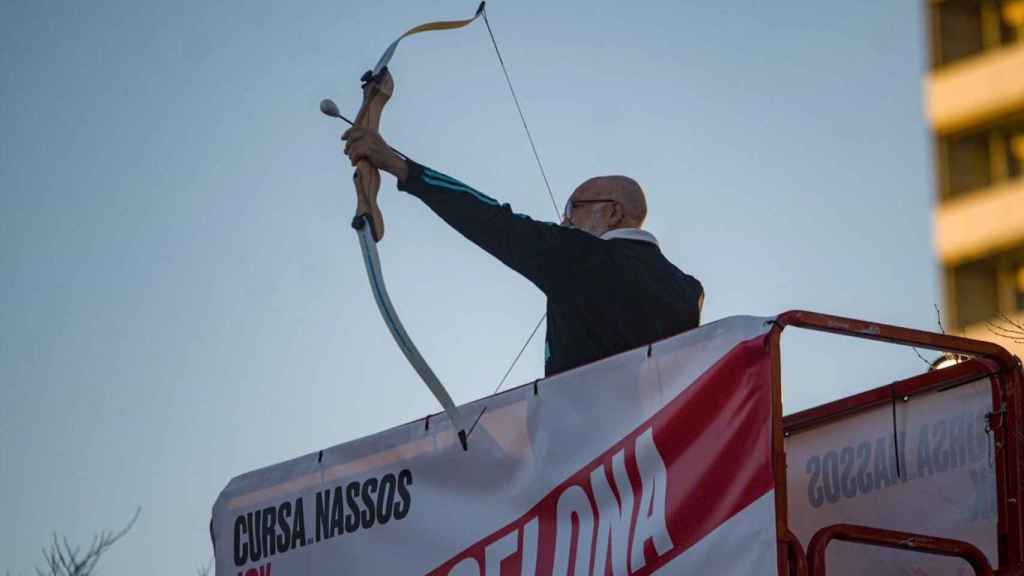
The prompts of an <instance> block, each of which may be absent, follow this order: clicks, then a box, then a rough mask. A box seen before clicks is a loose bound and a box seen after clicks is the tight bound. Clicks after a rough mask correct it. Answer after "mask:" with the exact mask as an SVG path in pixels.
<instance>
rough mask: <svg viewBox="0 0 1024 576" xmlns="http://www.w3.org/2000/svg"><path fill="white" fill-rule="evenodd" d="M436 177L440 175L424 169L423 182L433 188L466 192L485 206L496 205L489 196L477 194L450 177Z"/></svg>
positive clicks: (496, 202) (495, 201)
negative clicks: (431, 185)
mask: <svg viewBox="0 0 1024 576" xmlns="http://www.w3.org/2000/svg"><path fill="white" fill-rule="evenodd" d="M435 175H436V176H435ZM438 176H442V175H440V174H438V173H437V172H434V171H433V170H430V169H429V168H425V169H424V170H423V180H424V182H427V183H428V184H433V185H434V186H440V187H442V188H448V189H449V190H457V191H459V192H467V193H469V194H470V195H472V196H473V197H475V198H476V199H477V200H480V201H481V202H484V203H486V204H490V205H492V206H497V205H498V201H497V200H495V199H494V198H491V197H490V196H487V195H486V194H482V193H480V192H477V191H476V190H474V189H472V188H470V187H469V186H466V185H465V184H463V183H462V182H459V181H458V180H454V179H452V178H450V177H447V176H443V177H438Z"/></svg>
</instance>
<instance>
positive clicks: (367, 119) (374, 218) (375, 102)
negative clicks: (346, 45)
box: [352, 67, 395, 242]
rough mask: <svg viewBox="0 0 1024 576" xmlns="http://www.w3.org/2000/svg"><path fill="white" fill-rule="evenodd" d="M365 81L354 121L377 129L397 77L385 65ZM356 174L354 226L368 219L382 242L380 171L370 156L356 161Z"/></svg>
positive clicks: (376, 238)
mask: <svg viewBox="0 0 1024 576" xmlns="http://www.w3.org/2000/svg"><path fill="white" fill-rule="evenodd" d="M362 81H363V104H362V106H360V107H359V113H358V114H357V115H356V119H355V122H354V124H355V125H356V126H361V127H363V128H369V129H370V130H373V131H375V132H377V131H379V130H380V115H381V112H383V111H384V105H385V104H387V102H388V100H389V99H390V98H391V94H392V92H393V91H394V87H395V84H394V80H393V79H392V78H391V73H390V72H389V71H388V69H387V68H386V67H385V68H384V69H383V70H381V71H380V74H377V75H376V76H374V75H373V74H372V73H369V72H368V73H366V74H364V75H363V78H362ZM353 178H354V181H355V187H356V215H355V217H354V218H353V219H352V227H353V228H356V229H359V228H362V225H359V224H358V223H359V222H360V221H366V222H369V224H370V230H371V231H372V232H373V239H374V241H376V242H380V240H381V238H383V237H384V216H383V215H382V214H381V211H380V208H379V207H378V206H377V194H378V192H380V171H379V170H377V168H376V167H375V166H373V164H370V162H369V161H368V160H360V161H359V162H357V163H356V171H355V174H353Z"/></svg>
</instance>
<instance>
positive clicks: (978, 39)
mask: <svg viewBox="0 0 1024 576" xmlns="http://www.w3.org/2000/svg"><path fill="white" fill-rule="evenodd" d="M930 5H931V19H932V66H933V67H936V68H937V67H940V66H945V65H947V64H950V63H952V62H956V61H957V60H961V59H963V58H968V57H970V56H974V55H975V54H979V53H981V52H983V51H985V50H991V49H994V48H998V47H999V46H1003V45H1005V44H1010V43H1013V42H1016V41H1019V40H1021V39H1024V0H932V2H931V4H930Z"/></svg>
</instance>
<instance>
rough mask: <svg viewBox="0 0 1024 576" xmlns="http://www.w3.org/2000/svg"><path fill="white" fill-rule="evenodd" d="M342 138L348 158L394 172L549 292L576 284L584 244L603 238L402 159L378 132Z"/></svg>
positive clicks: (439, 212)
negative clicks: (537, 215)
mask: <svg viewBox="0 0 1024 576" xmlns="http://www.w3.org/2000/svg"><path fill="white" fill-rule="evenodd" d="M342 138H343V139H344V140H346V141H347V145H346V147H345V153H346V154H347V155H348V156H349V158H350V159H352V160H353V161H358V160H359V159H362V158H366V159H368V160H369V161H370V162H371V163H372V164H374V165H375V166H377V167H378V168H379V169H381V170H383V171H385V172H388V173H390V174H392V175H394V176H395V177H396V178H397V179H398V188H399V190H404V191H405V192H408V193H410V194H412V195H413V196H416V197H417V198H419V199H420V200H422V201H423V202H424V203H425V204H426V205H427V206H428V207H429V208H430V209H431V210H433V211H434V213H436V214H437V215H438V216H440V217H441V218H442V219H443V220H444V221H445V222H447V223H448V224H449V225H450V226H451V227H452V228H455V229H456V230H457V231H458V232H459V233H460V234H462V235H463V236H465V237H466V238H467V239H469V240H470V241H472V242H473V243H475V244H476V245H477V246H480V247H481V248H483V249H484V250H486V251H487V252H488V253H490V254H491V255H493V256H494V257H495V258H497V259H499V260H501V261H502V262H503V263H504V264H506V265H507V266H509V267H510V268H512V269H513V270H515V271H517V272H519V273H520V274H522V275H523V276H525V277H526V278H527V279H528V280H530V281H531V282H533V283H534V284H535V285H537V287H538V288H540V289H541V290H542V291H544V292H545V293H547V294H552V293H555V292H558V291H559V290H561V289H563V288H566V287H568V286H569V285H571V284H574V283H575V282H573V281H572V277H573V276H574V275H575V274H577V273H578V272H579V271H580V270H583V269H585V268H586V267H587V265H588V264H589V262H587V261H586V259H587V257H588V255H589V256H591V257H592V255H593V254H594V250H591V249H588V247H591V248H592V246H591V244H593V243H596V242H601V240H600V239H598V238H596V237H594V236H591V235H590V234H587V233H585V232H582V231H579V230H573V229H570V228H564V227H561V226H558V225H557V224H553V223H549V222H538V221H536V220H533V219H531V218H529V217H527V216H524V215H522V214H517V213H515V212H513V211H512V208H511V207H510V206H509V205H508V204H500V203H499V202H498V201H497V200H495V199H493V198H491V197H489V196H487V195H485V194H483V193H481V192H479V191H477V190H475V189H474V188H472V187H471V186H469V185H467V184H465V183H463V182H460V181H459V180H456V179H454V178H452V177H450V176H448V175H446V174H442V173H440V172H437V171H435V170H432V169H430V168H428V167H425V166H422V165H420V164H418V163H416V162H414V161H412V160H409V159H406V158H402V157H400V156H398V155H396V154H395V153H394V152H393V151H392V150H391V148H390V147H389V146H388V145H387V144H386V143H385V142H384V140H383V139H382V138H381V137H380V135H379V134H377V133H376V132H372V131H367V130H363V129H356V128H353V129H350V130H349V131H347V132H346V133H345V135H344V136H343V137H342Z"/></svg>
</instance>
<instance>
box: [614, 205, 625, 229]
mask: <svg viewBox="0 0 1024 576" xmlns="http://www.w3.org/2000/svg"><path fill="white" fill-rule="evenodd" d="M625 219H626V211H625V209H623V207H622V204H619V203H618V202H612V217H611V223H612V225H613V226H618V225H619V224H622V221H623V220H625Z"/></svg>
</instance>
